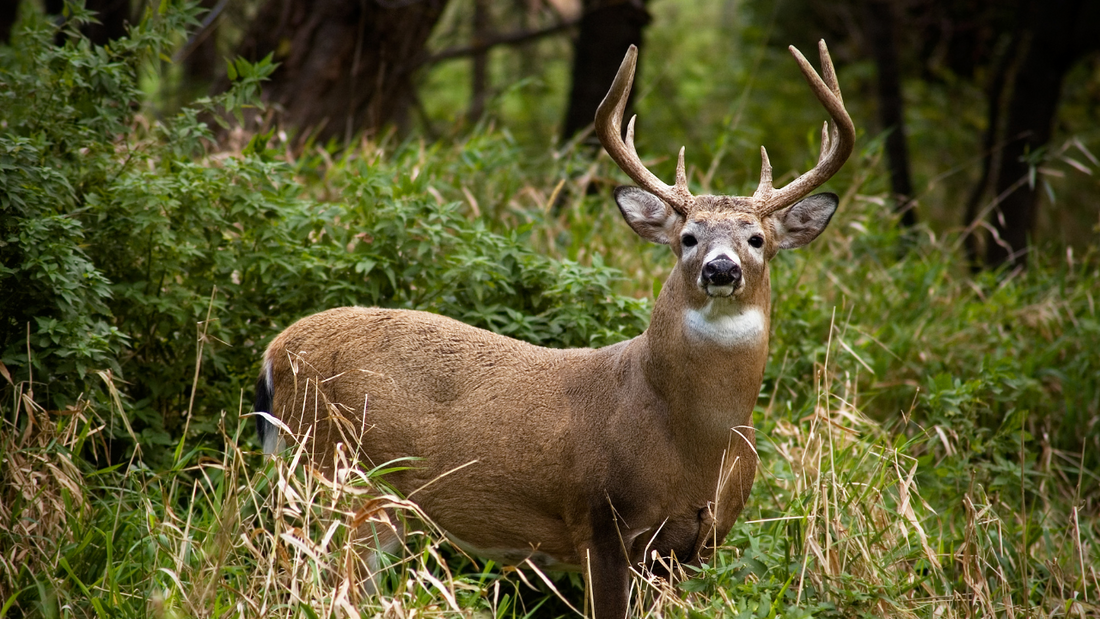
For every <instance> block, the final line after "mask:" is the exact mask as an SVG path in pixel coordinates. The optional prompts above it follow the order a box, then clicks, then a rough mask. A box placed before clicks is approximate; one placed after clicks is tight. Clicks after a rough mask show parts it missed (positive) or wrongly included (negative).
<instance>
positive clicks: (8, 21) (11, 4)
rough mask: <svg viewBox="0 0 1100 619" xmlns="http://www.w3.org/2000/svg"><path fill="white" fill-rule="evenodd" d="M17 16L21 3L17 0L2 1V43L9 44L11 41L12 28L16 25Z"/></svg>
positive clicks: (0, 37) (0, 8) (0, 3)
mask: <svg viewBox="0 0 1100 619" xmlns="http://www.w3.org/2000/svg"><path fill="white" fill-rule="evenodd" d="M17 17H19V3H18V2H16V0H6V1H5V2H0V45H7V44H8V42H9V41H11V29H12V28H13V27H15V20H16V18H17Z"/></svg>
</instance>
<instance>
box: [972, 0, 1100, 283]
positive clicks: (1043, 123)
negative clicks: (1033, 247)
mask: <svg viewBox="0 0 1100 619" xmlns="http://www.w3.org/2000/svg"><path fill="white" fill-rule="evenodd" d="M1095 4H1096V3H1095V2H1091V1H1087V0H1036V1H1034V2H1029V3H1028V5H1029V6H1028V8H1029V9H1030V10H1029V18H1028V22H1027V23H1028V24H1029V32H1028V34H1029V35H1030V36H1029V39H1030V40H1029V42H1028V43H1027V44H1026V45H1027V47H1026V51H1025V52H1024V55H1023V57H1022V58H1021V60H1020V66H1019V68H1018V69H1017V71H1016V79H1015V84H1014V86H1013V88H1012V94H1011V95H1010V97H1009V100H1008V116H1007V121H1006V125H1005V132H1004V135H1005V139H1006V144H1005V148H1004V151H1003V153H1002V155H1001V161H1000V165H999V167H998V170H997V176H996V181H995V183H994V194H995V195H996V196H998V197H999V196H1002V195H1003V196H1004V198H1003V200H1002V201H1001V202H1000V204H998V205H997V207H996V209H995V211H994V217H993V222H992V223H993V229H994V231H995V238H993V239H992V240H991V242H990V243H989V245H988V246H987V248H986V250H987V251H986V263H987V266H990V267H998V266H1001V265H1004V264H1012V265H1014V266H1025V265H1026V264H1027V245H1028V236H1029V235H1030V233H1031V231H1032V228H1033V226H1034V223H1035V211H1036V206H1037V204H1038V199H1039V191H1040V187H1039V183H1038V182H1035V183H1032V182H1030V181H1029V179H1030V174H1031V168H1032V167H1033V166H1034V165H1037V164H1038V161H1037V160H1034V159H1035V157H1036V156H1037V155H1036V154H1037V153H1038V152H1039V151H1040V150H1041V149H1042V148H1044V147H1045V146H1046V145H1047V143H1048V142H1049V141H1050V137H1051V134H1052V132H1053V129H1054V120H1055V116H1056V114H1057V111H1058V101H1059V98H1060V97H1061V94H1062V82H1063V80H1064V79H1065V76H1066V74H1067V73H1068V72H1069V70H1070V68H1071V67H1072V66H1073V64H1074V63H1075V62H1076V61H1077V60H1078V59H1080V58H1081V57H1082V56H1083V55H1084V54H1086V53H1088V52H1089V51H1093V50H1095V49H1097V38H1098V35H1100V14H1098V13H1100V11H1097V9H1096V6H1095Z"/></svg>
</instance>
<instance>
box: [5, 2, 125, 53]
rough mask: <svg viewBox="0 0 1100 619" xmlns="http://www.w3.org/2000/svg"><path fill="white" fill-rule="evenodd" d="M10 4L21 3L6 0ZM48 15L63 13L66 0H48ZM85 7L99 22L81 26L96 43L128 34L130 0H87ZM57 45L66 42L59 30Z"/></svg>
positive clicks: (85, 33) (103, 42)
mask: <svg viewBox="0 0 1100 619" xmlns="http://www.w3.org/2000/svg"><path fill="white" fill-rule="evenodd" d="M6 2H8V3H10V4H13V5H14V4H19V3H18V2H17V1H15V0H6ZM45 5H46V6H45V9H46V14H47V15H61V14H62V12H63V11H64V9H65V0H46V2H45ZM84 7H85V8H86V9H88V10H89V11H92V12H93V13H95V18H96V21H97V22H99V23H93V24H86V25H85V26H84V27H83V28H81V32H83V33H84V36H86V37H88V40H90V41H91V42H92V43H95V44H96V45H106V44H107V43H108V42H109V41H111V40H113V39H118V38H120V37H123V36H126V25H127V24H128V23H129V22H130V0H85V2H84ZM54 42H55V43H56V44H57V45H61V44H63V43H64V42H65V40H64V37H63V36H62V34H61V33H60V32H59V33H58V34H57V38H55V39H54Z"/></svg>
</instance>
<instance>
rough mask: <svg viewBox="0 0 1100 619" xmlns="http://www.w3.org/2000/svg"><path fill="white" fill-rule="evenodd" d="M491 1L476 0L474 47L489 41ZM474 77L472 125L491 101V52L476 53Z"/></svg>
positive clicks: (472, 85) (471, 99)
mask: <svg viewBox="0 0 1100 619" xmlns="http://www.w3.org/2000/svg"><path fill="white" fill-rule="evenodd" d="M490 31H491V27H490V24H489V0H474V40H473V47H480V45H481V44H482V43H485V42H486V41H487V40H488V39H489V35H490ZM473 65H474V66H473V75H472V78H471V83H470V109H469V111H468V112H467V113H466V117H467V119H468V120H469V121H470V122H471V123H476V122H477V121H478V120H480V119H481V116H482V115H483V114H484V113H485V104H486V103H487V102H488V100H489V50H488V48H486V49H483V50H481V51H479V52H476V53H474V56H473Z"/></svg>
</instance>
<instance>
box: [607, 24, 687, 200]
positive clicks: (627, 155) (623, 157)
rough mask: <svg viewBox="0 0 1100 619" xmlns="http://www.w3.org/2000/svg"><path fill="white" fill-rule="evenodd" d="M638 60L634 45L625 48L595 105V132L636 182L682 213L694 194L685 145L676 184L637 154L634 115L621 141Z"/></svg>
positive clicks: (617, 162)
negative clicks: (624, 116) (609, 82)
mask: <svg viewBox="0 0 1100 619" xmlns="http://www.w3.org/2000/svg"><path fill="white" fill-rule="evenodd" d="M637 64H638V48H637V47H635V46H634V45H631V46H630V49H628V50H627V51H626V57H625V58H623V63H622V64H621V65H620V66H619V72H618V73H616V74H615V80H614V81H613V82H612V83H611V88H610V89H609V90H608V91H607V95H606V96H605V97H604V99H603V101H602V102H601V103H600V107H598V108H597V109H596V135H597V136H598V137H599V138H600V144H602V145H603V147H604V150H606V151H607V154H608V155H611V159H612V160H613V161H614V162H615V164H616V165H618V166H619V168H620V169H621V170H622V171H623V172H626V174H627V176H629V177H630V178H631V179H633V181H634V182H635V183H638V185H639V186H640V187H641V188H642V189H645V190H646V191H648V192H650V193H652V194H653V195H655V196H657V197H658V198H660V199H662V200H664V201H665V202H666V203H667V204H668V205H669V206H671V207H672V208H673V209H675V210H676V212H678V213H680V214H681V215H687V214H688V212H689V211H690V210H691V209H692V207H693V206H694V205H695V196H693V195H691V192H690V191H689V190H688V186H687V174H686V172H685V171H684V149H683V148H681V149H680V158H679V161H678V162H677V165H676V185H674V186H670V185H666V184H665V183H664V182H663V181H661V179H659V178H657V176H656V175H655V174H653V173H652V172H650V171H649V169H648V168H646V167H645V165H644V164H643V163H642V160H641V158H640V157H639V156H638V151H637V149H635V147H634V121H635V120H636V119H637V116H633V117H631V119H630V122H629V123H627V127H626V141H625V142H624V141H623V134H622V122H623V112H624V111H625V110H626V100H627V97H629V96H630V87H631V86H632V85H633V83H634V68H635V67H636V66H637Z"/></svg>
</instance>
